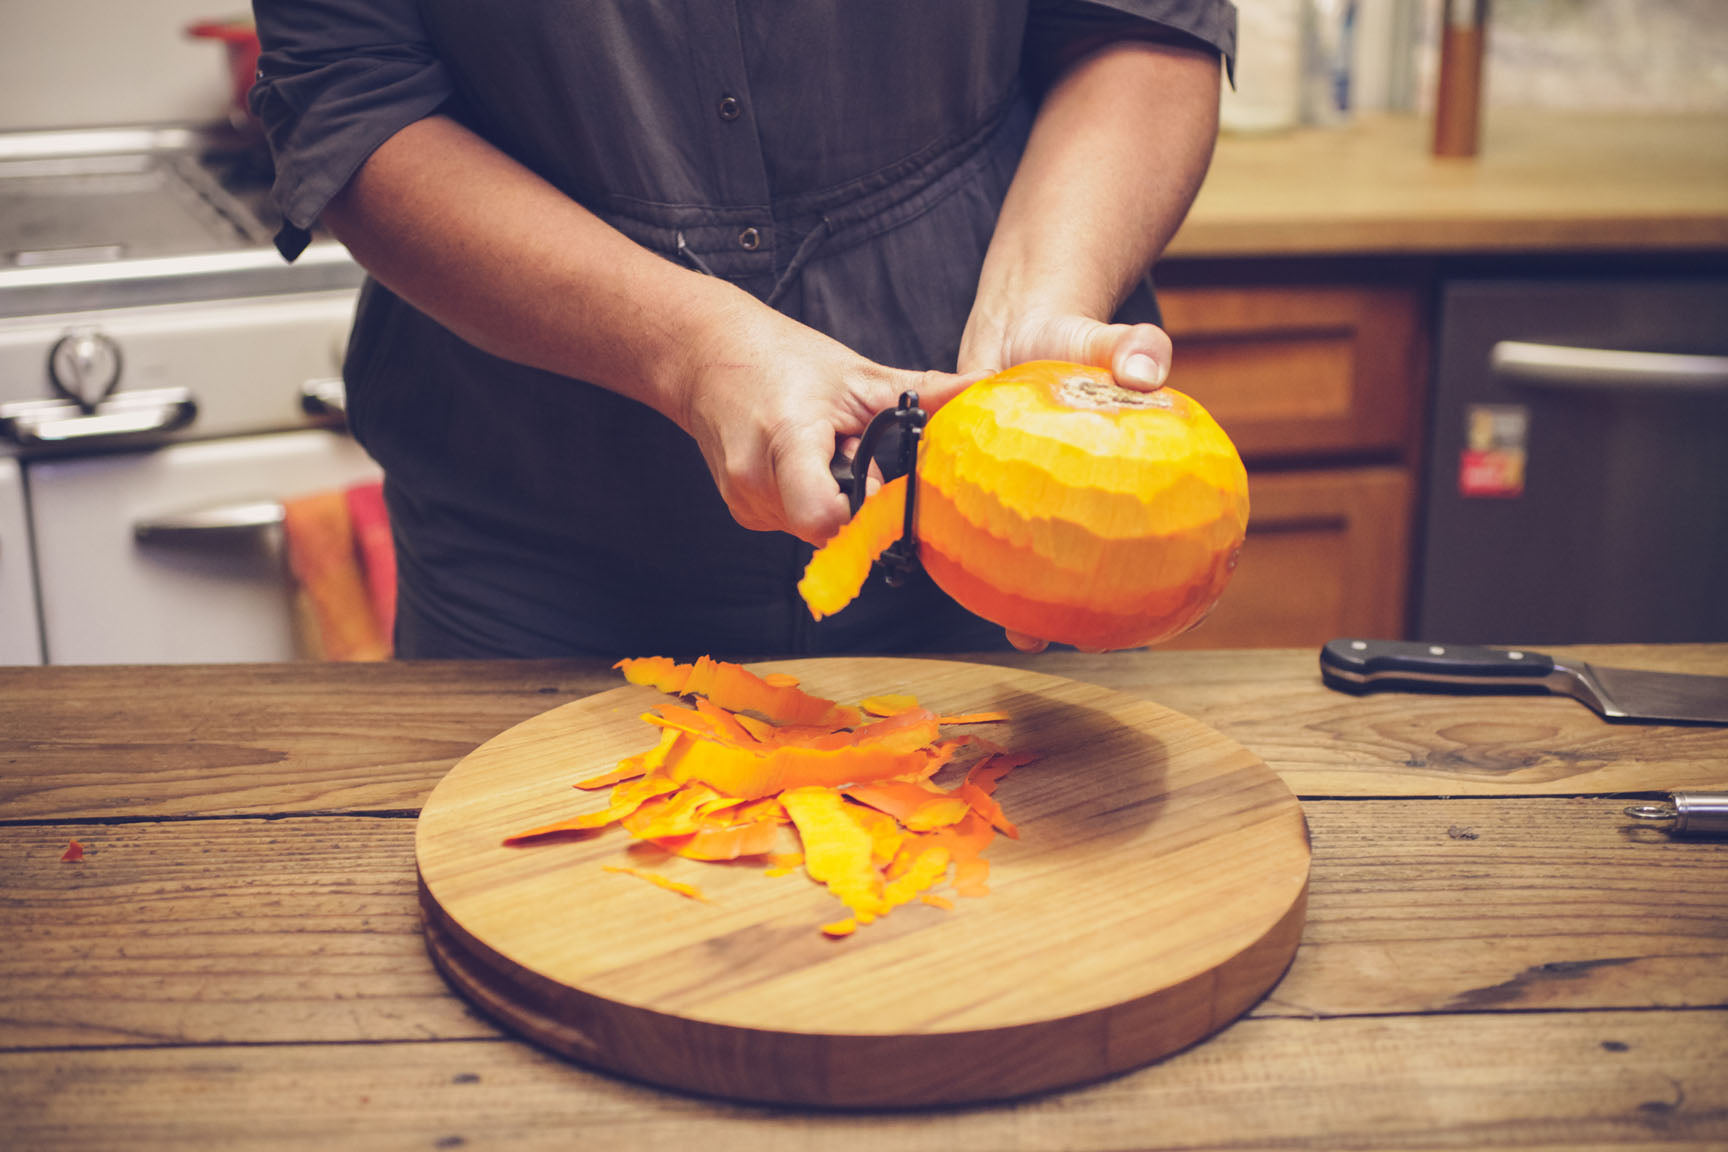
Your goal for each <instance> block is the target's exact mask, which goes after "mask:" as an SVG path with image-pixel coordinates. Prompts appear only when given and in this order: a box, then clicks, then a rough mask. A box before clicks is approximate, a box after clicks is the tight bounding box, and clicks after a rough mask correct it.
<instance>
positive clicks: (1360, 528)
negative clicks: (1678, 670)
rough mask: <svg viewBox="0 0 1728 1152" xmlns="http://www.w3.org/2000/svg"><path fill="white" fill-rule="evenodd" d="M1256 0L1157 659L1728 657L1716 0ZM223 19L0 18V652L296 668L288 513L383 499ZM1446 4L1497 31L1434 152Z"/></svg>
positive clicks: (1720, 17) (160, 1)
mask: <svg viewBox="0 0 1728 1152" xmlns="http://www.w3.org/2000/svg"><path fill="white" fill-rule="evenodd" d="M1237 3H1238V8H1239V12H1240V21H1241V23H1240V51H1239V58H1238V64H1237V86H1236V88H1235V89H1234V90H1233V91H1229V92H1226V93H1225V95H1224V98H1223V105H1222V113H1223V120H1224V126H1225V134H1224V137H1223V139H1222V140H1221V142H1220V147H1219V151H1218V156H1217V159H1216V161H1215V163H1214V167H1213V173H1212V175H1211V177H1210V178H1209V180H1208V184H1207V186H1206V188H1205V189H1204V190H1203V191H1202V194H1201V198H1200V201H1199V202H1198V203H1197V204H1196V206H1195V210H1194V212H1193V214H1192V215H1191V216H1190V219H1189V222H1188V224H1187V225H1186V226H1185V227H1184V229H1183V232H1182V234H1181V235H1179V236H1178V237H1177V239H1176V242H1175V243H1173V245H1172V247H1171V251H1170V253H1169V255H1168V257H1167V259H1166V260H1165V261H1163V262H1162V263H1161V264H1160V266H1159V268H1158V269H1157V271H1156V278H1157V279H1158V281H1159V284H1160V295H1161V299H1162V300H1163V302H1164V305H1165V311H1166V322H1167V326H1168V327H1169V328H1170V330H1171V332H1172V335H1173V336H1174V337H1175V339H1176V343H1177V348H1178V360H1177V369H1176V375H1175V377H1174V378H1173V381H1172V383H1173V384H1175V385H1176V386H1178V387H1182V388H1184V389H1185V390H1188V391H1191V392H1193V393H1194V394H1195V395H1196V396H1199V397H1200V398H1201V399H1203V400H1205V401H1206V402H1207V403H1208V405H1209V406H1210V407H1212V409H1213V411H1214V412H1215V413H1216V414H1217V415H1218V416H1219V418H1220V420H1221V421H1222V422H1223V423H1224V425H1225V427H1226V428H1227V429H1228V430H1230V432H1231V434H1232V436H1233V437H1234V438H1235V439H1236V440H1237V442H1238V444H1239V446H1241V448H1242V450H1243V452H1244V455H1245V457H1247V459H1248V460H1249V464H1250V471H1251V474H1252V478H1253V479H1252V483H1253V493H1254V502H1255V522H1254V525H1253V527H1252V529H1251V537H1250V543H1249V547H1248V548H1247V549H1246V551H1245V554H1244V559H1243V564H1242V567H1241V570H1240V571H1239V573H1238V577H1237V580H1236V583H1235V584H1234V585H1233V587H1232V589H1231V590H1230V592H1229V593H1228V594H1227V595H1226V597H1225V600H1224V603H1223V605H1222V606H1221V607H1220V608H1219V609H1218V611H1217V612H1216V613H1215V614H1214V616H1213V617H1212V618H1211V619H1209V620H1208V621H1207V622H1206V623H1205V624H1203V625H1202V626H1201V627H1200V628H1199V629H1197V630H1196V631H1195V632H1193V633H1191V634H1190V635H1189V636H1188V637H1185V638H1183V640H1182V641H1181V643H1182V644H1184V645H1187V646H1194V647H1208V646H1216V647H1232V646H1285V645H1290V646H1309V645H1318V644H1319V643H1321V642H1323V641H1324V640H1326V639H1329V638H1331V637H1332V636H1335V635H1343V634H1377V635H1383V636H1394V635H1399V636H1420V637H1423V638H1430V639H1448V640H1454V641H1486V642H1506V643H1531V644H1535V643H1560V642H1570V641H1615V640H1628V641H1659V640H1704V639H1710V640H1724V639H1728V596H1724V595H1723V594H1722V589H1724V588H1728V359H1724V358H1725V357H1728V275H1725V274H1724V273H1725V269H1728V3H1724V2H1723V0H1495V2H1494V3H1493V5H1492V8H1491V10H1488V9H1487V8H1486V5H1483V4H1480V3H1477V2H1473V0H1237ZM245 20H246V13H245V11H244V10H239V11H233V10H225V9H219V8H218V9H213V8H212V7H211V6H210V5H209V4H207V3H199V2H197V0H125V2H121V0H56V2H54V3H51V4H50V3H42V2H40V0H0V663H40V662H52V663H115V662H132V663H148V662H158V661H232V660H283V659H295V658H304V657H307V656H309V655H316V654H318V652H319V645H318V643H317V637H316V636H315V635H313V636H310V637H309V636H308V625H307V621H306V619H305V612H304V589H303V588H301V587H298V586H297V585H296V582H295V580H294V579H293V578H292V577H291V576H290V574H289V571H288V565H287V564H286V562H285V559H284V546H283V533H284V527H283V522H284V518H285V517H284V508H285V506H286V504H287V503H288V502H290V501H292V500H296V499H299V498H301V497H303V496H304V495H306V494H308V493H319V494H323V493H328V492H329V491H352V490H353V489H354V488H355V487H356V486H360V485H365V484H369V483H372V482H374V481H375V478H376V469H375V468H374V467H373V466H372V464H371V462H370V461H369V460H367V459H366V458H365V456H364V454H363V453H362V452H360V450H359V449H358V448H357V447H356V446H355V445H354V444H353V443H352V441H351V440H349V439H348V438H347V437H346V436H345V434H344V433H343V430H342V389H341V379H340V368H341V358H342V354H343V346H344V342H345V335H346V331H347V324H348V320H349V318H350V316H351V313H352V307H353V302H354V293H355V290H356V288H357V286H358V284H359V281H360V273H359V271H358V269H356V268H355V267H354V266H353V264H352V262H351V261H350V260H349V259H348V257H347V254H346V253H345V252H344V251H343V250H342V249H341V247H340V245H338V244H336V243H335V242H334V241H333V240H331V239H329V238H328V237H319V238H318V239H317V241H316V242H315V243H314V245H313V246H312V248H311V249H309V250H308V252H307V253H306V255H305V256H303V257H302V258H301V259H300V260H299V261H298V262H297V263H296V264H295V265H293V266H289V265H287V264H285V263H284V262H282V261H281V260H280V258H279V257H278V256H277V255H276V253H275V252H274V250H273V249H272V248H271V246H270V243H269V240H270V235H271V232H272V231H273V228H274V218H273V209H272V208H271V207H270V205H269V203H268V196H267V188H268V183H269V178H270V172H269V162H268V157H267V155H266V154H265V153H264V151H263V149H262V147H261V145H260V142H259V140H258V138H257V134H256V132H255V131H254V130H253V128H252V127H251V126H250V125H249V124H248V123H247V122H246V119H245V116H244V115H243V114H242V113H241V112H240V111H239V109H238V107H237V104H236V99H237V92H236V89H235V86H234V83H233V78H232V76H231V72H230V68H231V63H232V60H231V56H230V47H229V46H228V45H226V44H225V43H224V42H223V41H222V40H221V39H220V38H217V37H215V36H213V35H206V36H203V37H199V36H194V35H192V34H190V32H189V29H190V28H192V27H193V26H194V25H199V24H204V25H209V24H212V23H215V24H221V23H222V22H224V21H228V22H231V24H232V25H233V27H234V28H236V29H239V28H243V27H244V24H245ZM1448 26H1451V27H1453V28H1454V29H1455V30H1458V29H1465V30H1468V29H1470V28H1476V29H1478V30H1485V34H1484V35H1481V36H1480V37H1479V38H1478V39H1477V40H1476V41H1475V43H1477V44H1480V45H1481V55H1480V81H1479V83H1475V84H1470V85H1467V87H1468V88H1469V91H1467V92H1462V93H1461V92H1460V86H1459V85H1458V84H1452V85H1450V86H1449V87H1448V91H1449V92H1450V94H1451V96H1450V99H1453V100H1454V103H1452V104H1448V105H1447V107H1448V108H1451V109H1453V110H1454V113H1455V114H1456V115H1457V116H1461V117H1462V119H1463V122H1464V124H1465V127H1466V128H1468V129H1470V130H1471V131H1470V132H1469V133H1467V135H1468V136H1469V141H1470V143H1469V147H1468V148H1467V149H1465V150H1464V154H1462V155H1461V156H1451V157H1441V156H1437V155H1436V152H1437V151H1439V150H1440V149H1439V144H1438V142H1437V140H1436V136H1435V127H1434V121H1435V120H1436V116H1437V111H1438V108H1439V105H1440V103H1441V89H1442V84H1441V74H1442V59H1443V56H1444V55H1445V52H1444V51H1443V44H1444V43H1445V41H1446V40H1447V37H1446V35H1445V33H1444V30H1445V29H1446V28H1447V27H1448ZM206 31H207V32H209V31H211V30H210V29H206ZM242 39H243V38H242ZM1460 42H1462V41H1460ZM1455 46H1456V45H1455ZM1452 59H1453V62H1454V63H1455V64H1456V63H1457V62H1458V61H1459V60H1462V61H1463V62H1464V64H1466V65H1471V64H1472V63H1473V61H1472V60H1471V59H1470V58H1469V57H1468V56H1467V55H1454V56H1453V57H1452ZM1448 75H1449V76H1450V75H1452V73H1448ZM1459 75H1464V76H1466V77H1468V76H1469V75H1470V71H1469V69H1468V68H1466V69H1465V70H1464V71H1463V72H1462V73H1459ZM1457 109H1463V110H1464V111H1463V112H1457V111H1456V110H1457ZM1477 127H1480V128H1481V130H1482V132H1481V140H1480V145H1479V146H1478V145H1477V143H1476V140H1475V137H1474V130H1475V129H1476V128H1477ZM297 605H299V608H297V607H296V606H297Z"/></svg>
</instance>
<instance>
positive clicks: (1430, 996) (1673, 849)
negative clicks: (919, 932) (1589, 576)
mask: <svg viewBox="0 0 1728 1152" xmlns="http://www.w3.org/2000/svg"><path fill="white" fill-rule="evenodd" d="M1562 651H1564V652H1565V653H1566V654H1568V655H1571V656H1573V657H1575V658H1581V659H1587V660H1590V661H1593V662H1597V663H1602V664H1609V665H1619V666H1626V667H1648V668H1653V669H1656V670H1665V671H1676V672H1693V673H1705V674H1710V673H1714V674H1728V646H1721V645H1653V646H1631V645H1616V646H1608V647H1600V648H1595V647H1592V648H1570V649H1564V650H1562ZM966 659H968V660H970V661H972V662H988V663H992V664H996V665H999V666H1002V667H1009V668H1012V667H1019V668H1026V669H1032V670H1037V671H1043V672H1049V673H1054V674H1057V675H1060V676H1062V677H1064V678H1068V679H1074V680H1081V681H1086V682H1089V683H1094V684H1098V685H1100V686H1103V687H1107V688H1110V689H1113V690H1115V691H1118V692H1123V693H1127V694H1131V695H1135V696H1139V697H1142V698H1143V699H1146V700H1150V701H1154V702H1156V703H1158V704H1161V705H1164V706H1166V707H1169V708H1172V709H1175V710H1177V711H1179V712H1182V713H1185V714H1187V715H1188V716H1190V717H1192V718H1194V719H1196V720H1198V721H1200V722H1202V723H1204V724H1206V725H1208V726H1210V727H1212V728H1216V729H1217V730H1218V731H1220V732H1222V733H1224V734H1225V735H1226V736H1228V737H1229V738H1230V739H1232V740H1234V741H1236V742H1238V743H1240V744H1242V745H1244V746H1245V747H1247V748H1248V749H1249V751H1251V752H1252V753H1254V754H1255V755H1257V756H1258V757H1259V758H1260V759H1262V760H1264V761H1265V762H1266V763H1267V764H1268V765H1270V766H1271V767H1272V768H1273V769H1274V770H1275V771H1276V772H1277V773H1278V774H1279V775H1280V776H1281V777H1282V778H1283V779H1284V780H1285V782H1286V783H1287V784H1289V785H1290V786H1291V787H1292V788H1293V789H1295V790H1296V791H1297V792H1298V794H1299V795H1300V796H1301V798H1302V809H1303V812H1304V814H1305V816H1306V818H1307V821H1308V824H1309V827H1310V830H1311V833H1312V842H1313V857H1312V871H1311V876H1310V884H1309V894H1308V903H1307V921H1306V925H1305V928H1304V931H1303V937H1302V944H1301V947H1300V949H1299V950H1298V953H1297V956H1296V959H1295V960H1294V961H1293V963H1292V964H1291V966H1290V968H1289V970H1288V972H1287V973H1286V974H1285V976H1284V978H1283V979H1282V980H1281V981H1279V983H1278V984H1277V985H1276V986H1275V987H1274V988H1273V989H1272V991H1271V992H1270V993H1269V994H1268V995H1267V996H1266V997H1265V998H1264V999H1262V1000H1261V1001H1260V1002H1259V1003H1258V1004H1257V1005H1255V1006H1254V1007H1253V1008H1252V1009H1251V1010H1250V1011H1249V1012H1248V1013H1247V1014H1246V1015H1245V1016H1244V1017H1242V1018H1240V1019H1238V1021H1237V1022H1236V1023H1235V1024H1233V1025H1231V1026H1230V1027H1228V1028H1226V1029H1224V1030H1223V1031H1222V1032H1220V1033H1218V1034H1216V1035H1214V1036H1213V1037H1211V1038H1210V1039H1209V1040H1207V1041H1206V1042H1205V1043H1203V1044H1197V1045H1195V1046H1193V1047H1190V1048H1188V1049H1186V1050H1184V1051H1181V1052H1178V1053H1175V1054H1173V1055H1171V1056H1168V1057H1166V1058H1164V1059H1162V1060H1160V1061H1158V1062H1156V1063H1154V1064H1152V1065H1150V1066H1148V1067H1145V1068H1142V1069H1140V1070H1138V1071H1134V1072H1129V1073H1125V1074H1123V1075H1120V1076H1117V1077H1114V1078H1110V1079H1107V1080H1104V1081H1101V1082H1099V1083H1096V1084H1093V1085H1091V1086H1087V1087H1082V1088H1076V1089H1071V1090H1067V1091H1055V1092H1050V1093H1045V1094H1042V1095H1039V1096H1035V1097H1031V1098H1029V1099H1026V1100H1022V1101H1019V1102H1016V1103H1013V1104H1010V1105H983V1106H970V1107H959V1108H945V1109H935V1110H920V1111H913V1112H904V1113H870V1114H864V1113H855V1112H852V1113H847V1112H842V1113H834V1112H813V1111H807V1110H801V1109H787V1108H773V1107H756V1106H744V1105H736V1104H727V1103H723V1102H718V1101H714V1100H710V1099H702V1098H698V1097H693V1096H689V1095H684V1094H680V1093H675V1092H668V1091H665V1090H662V1089H658V1088H654V1087H650V1086H645V1085H641V1084H637V1083H633V1082H630V1081H627V1080H625V1079H621V1078H618V1077H614V1076H610V1075H607V1074H603V1073H598V1072H591V1071H588V1070H586V1069H584V1068H582V1067H580V1066H578V1065H576V1064H573V1063H572V1062H570V1061H567V1060H564V1059H561V1058H559V1057H557V1056H553V1055H548V1054H545V1053H542V1052H541V1051H539V1050H538V1049H537V1048H536V1047H534V1046H533V1045H529V1044H524V1043H522V1042H521V1041H519V1040H517V1039H516V1038H514V1037H512V1036H509V1035H508V1034H505V1033H502V1032H500V1030H498V1029H497V1028H496V1027H494V1026H493V1025H492V1024H491V1023H490V1022H489V1021H488V1020H486V1019H484V1018H483V1017H481V1016H479V1015H478V1014H476V1013H475V1012H474V1011H472V1010H470V1008H469V1006H468V1005H467V1003H466V1001H464V1000H463V999H462V998H460V997H459V996H456V995H453V994H452V993H451V992H450V990H449V989H448V987H447V986H446V984H445V983H444V981H443V980H442V979H441V978H440V977H439V975H438V974H437V973H436V971H435V970H434V969H433V967H432V964H431V961H430V959H429V958H428V956H427V954H426V950H425V947H424V943H423V935H422V932H421V928H420V923H419V909H418V906H417V903H416V880H415V874H414V845H413V837H414V823H415V818H416V816H417V813H418V811H419V807H420V805H421V804H422V803H423V802H424V800H425V799H426V797H427V796H428V795H429V793H430V792H431V790H432V788H433V786H434V785H435V784H436V783H437V782H438V780H439V779H441V778H442V777H443V776H444V775H445V774H446V773H447V772H448V771H449V770H450V768H451V767H452V766H453V765H454V764H455V763H456V762H457V761H458V760H459V759H460V758H461V757H462V756H464V755H466V754H467V753H469V752H471V751H472V750H473V749H474V748H475V747H476V746H477V745H479V744H480V743H481V742H483V741H484V740H486V739H488V738H489V737H491V736H493V735H495V734H497V733H499V732H502V731H504V730H506V729H508V728H509V727H511V726H512V725H514V724H516V723H519V722H521V721H522V720H525V719H528V718H530V717H533V716H536V715H538V714H540V713H543V712H545V711H547V710H548V709H550V708H552V707H554V706H556V705H558V704H560V703H563V702H566V701H569V700H572V699H576V698H580V697H582V696H585V695H587V694H590V693H593V692H597V691H603V690H608V689H610V688H612V687H614V686H616V684H617V683H618V678H617V673H615V672H611V671H608V670H607V669H605V668H604V667H602V666H600V665H598V664H584V663H575V662H570V663H565V662H526V663H474V664H389V665H376V666H368V667H364V668H360V667H347V668H344V667H321V666H312V665H287V666H250V667H247V666H242V667H224V668H148V669H141V668H94V667H93V668H39V669H16V668H7V669H0V941H4V945H3V946H0V1147H4V1148H6V1149H7V1150H8V1152H10V1150H12V1149H20V1150H35V1149H43V1150H48V1149H53V1150H54V1152H66V1150H68V1149H86V1148H91V1149H109V1148H115V1147H128V1148H168V1147H173V1148H183V1147H206V1146H208V1147H222V1148H254V1147H256V1148H281V1147H343V1148H350V1147H352V1148H426V1147H434V1148H491V1147H498V1148H505V1147H507V1148H509V1149H511V1152H521V1150H522V1149H532V1148H540V1147H548V1148H551V1147H558V1148H568V1147H580V1148H585V1149H590V1148H591V1149H597V1150H601V1152H606V1150H611V1149H618V1150H630V1152H657V1150H661V1149H666V1150H671V1149H679V1150H683V1149H688V1148H690V1147H692V1146H694V1147H699V1148H702V1149H704V1150H710V1149H711V1150H712V1152H734V1150H737V1152H783V1150H791V1149H798V1150H800V1152H803V1150H806V1149H809V1148H812V1147H820V1148H825V1149H826V1148H834V1149H839V1150H841V1152H852V1150H866V1149H868V1150H873V1149H876V1148H883V1147H893V1148H901V1149H907V1150H910V1152H922V1150H925V1149H931V1150H935V1149H942V1150H946V1149H958V1150H961V1152H967V1150H971V1149H979V1150H984V1149H991V1150H994V1149H1001V1148H1015V1149H1019V1150H1021V1152H1128V1150H1130V1149H1147V1150H1150V1149H1193V1148H1209V1149H1266V1148H1273V1147H1276V1148H1283V1149H1309V1150H1315V1152H1321V1150H1327V1152H1329V1150H1334V1149H1372V1148H1389V1149H1440V1148H1470V1149H1495V1148H1506V1149H1513V1148H1518V1149H1523V1148H1540V1149H1549V1150H1559V1149H1567V1150H1572V1149H1587V1148H1614V1149H1632V1148H1637V1149H1658V1148H1661V1149H1671V1148H1686V1149H1690V1150H1694V1152H1703V1150H1705V1149H1709V1150H1712V1152H1714V1150H1718V1149H1722V1148H1725V1147H1728V1101H1725V1100H1724V1098H1723V1095H1722V1092H1723V1088H1724V1085H1728V1041H1725V1038H1728V987H1725V986H1724V985H1725V979H1728V978H1725V977H1724V973H1725V972H1728V841H1720V840H1718V841H1700V840H1681V839H1674V838H1671V837H1669V836H1667V835H1665V834H1663V833H1662V832H1660V831H1657V830H1655V829H1652V828H1648V827H1645V826H1642V825H1636V824H1634V823H1633V822H1632V821H1630V820H1629V819H1627V818H1626V817H1625V816H1624V815H1623V813H1622V809H1623V808H1624V806H1625V805H1626V804H1627V803H1628V802H1630V800H1631V799H1632V798H1634V797H1644V796H1649V795H1652V794H1658V793H1660V792H1662V791H1663V790H1666V789H1669V788H1707V787H1728V729H1707V728H1679V727H1675V726H1666V725H1627V724H1609V723H1606V722H1603V721H1601V720H1600V719H1598V718H1596V717H1595V716H1594V715H1593V714H1591V713H1590V712H1589V711H1588V710H1587V709H1585V708H1583V707H1582V706H1580V705H1577V704H1575V703H1574V702H1572V701H1569V700H1555V699H1545V698H1538V697H1500V698H1491V699H1471V698H1463V697H1420V696H1409V695H1403V694H1396V693H1386V694H1378V695H1373V696H1367V697H1361V698H1353V697H1346V696H1342V695H1339V694H1337V693H1334V692H1331V691H1329V690H1327V689H1325V688H1324V687H1323V686H1322V685H1321V684H1320V682H1319V678H1318V674H1317V669H1316V666H1315V653H1314V652H1313V651H1311V650H1309V651H1297V650H1290V651H1271V652H1265V651H1262V652H1169V651H1162V652H1140V653H1115V654H1110V655H1107V656H1081V655H1077V654H1074V653H1056V652H1052V653H1045V654H1043V655H1041V656H1036V657H1025V656H1017V655H1012V654H1004V655H1000V656H988V657H981V656H971V657H966ZM1012 779H1013V778H1012V777H1010V780H1012ZM72 839H77V840H79V841H80V842H81V843H82V844H83V845H84V846H85V848H86V854H85V858H84V859H83V860H82V861H81V862H78V863H62V862H61V860H60V856H61V853H62V850H63V849H64V848H65V846H66V844H67V842H68V841H69V840H72Z"/></svg>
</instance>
